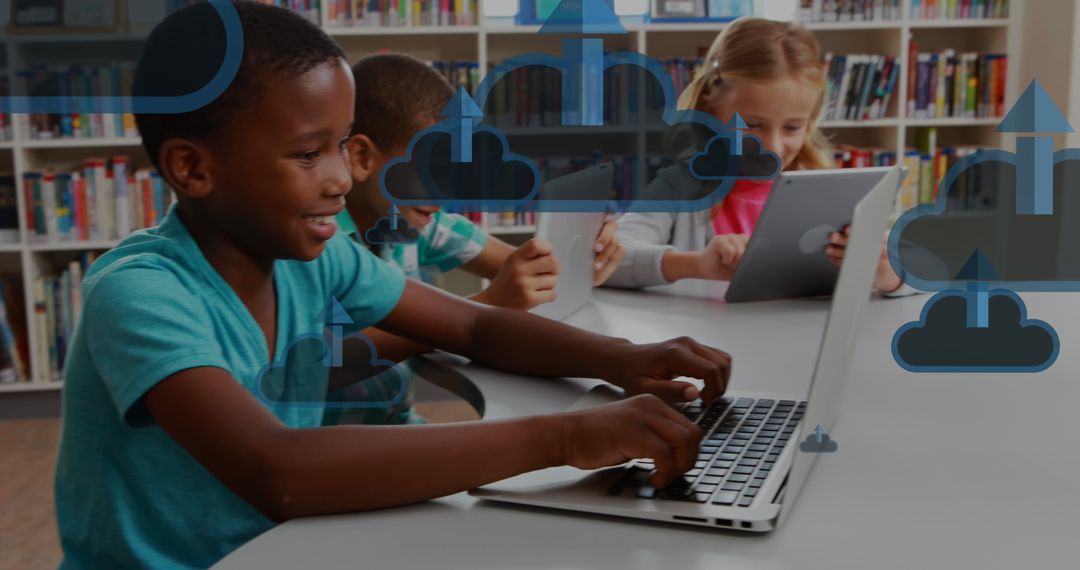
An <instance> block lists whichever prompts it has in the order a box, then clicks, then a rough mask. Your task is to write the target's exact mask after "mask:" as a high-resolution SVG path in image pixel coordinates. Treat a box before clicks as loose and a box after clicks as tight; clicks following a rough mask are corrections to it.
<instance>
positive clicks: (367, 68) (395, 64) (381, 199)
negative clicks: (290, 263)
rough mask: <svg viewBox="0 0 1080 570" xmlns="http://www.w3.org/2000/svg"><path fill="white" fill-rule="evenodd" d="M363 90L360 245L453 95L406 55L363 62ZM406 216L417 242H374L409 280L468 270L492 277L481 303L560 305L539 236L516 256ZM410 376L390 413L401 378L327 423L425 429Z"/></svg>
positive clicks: (490, 242) (440, 222)
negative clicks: (386, 186) (399, 172)
mask: <svg viewBox="0 0 1080 570" xmlns="http://www.w3.org/2000/svg"><path fill="white" fill-rule="evenodd" d="M352 71H353V78H354V80H355V85H356V106H355V122H354V123H353V130H352V134H351V136H350V137H349V142H348V150H349V170H350V173H351V174H352V178H353V189H352V191H351V192H349V194H348V195H347V196H346V197H345V204H346V207H347V209H346V211H344V212H342V213H341V214H340V215H338V225H339V227H340V228H341V229H342V231H345V232H346V233H349V234H350V235H352V237H353V239H355V240H356V241H357V242H358V243H361V244H364V243H365V235H367V233H368V231H369V230H371V228H373V227H375V225H376V223H377V222H378V221H379V220H380V219H384V218H386V217H388V216H389V215H390V212H391V203H390V201H389V200H387V198H386V196H384V195H383V193H382V192H381V190H380V188H379V175H380V173H381V172H382V170H383V167H384V166H385V165H386V163H387V162H389V161H390V160H393V159H395V158H398V157H400V156H404V155H405V153H406V152H407V150H408V146H409V142H410V141H411V140H412V139H413V138H414V137H415V136H416V134H417V133H419V132H420V131H422V130H424V129H427V128H430V127H432V126H434V125H435V124H436V123H438V122H439V119H440V115H441V114H442V111H443V109H444V108H445V107H446V105H447V104H448V103H450V100H451V99H452V98H453V96H454V89H453V88H452V87H451V86H450V84H449V83H448V82H447V81H446V79H445V78H443V76H441V75H439V73H438V72H436V71H435V70H434V69H432V68H431V66H429V65H427V64H425V63H424V62H422V61H420V60H418V59H416V58H414V57H411V56H408V55H403V54H391V53H384V54H376V55H371V56H367V57H364V58H362V59H361V60H360V61H358V62H357V63H356V64H355V65H353V68H352ZM398 209H399V211H400V216H401V217H402V218H404V219H405V221H406V222H408V225H409V227H410V228H413V229H415V230H418V233H419V239H418V240H417V242H416V243H407V244H406V243H388V244H371V246H370V247H371V250H372V252H374V253H375V254H376V255H378V256H379V257H380V258H381V259H382V260H383V261H386V262H387V263H390V264H391V265H394V266H396V267H397V268H399V269H400V270H401V271H403V272H404V273H405V276H406V277H409V278H412V279H418V280H419V279H422V278H423V277H424V276H425V275H427V274H431V273H446V272H448V271H451V270H453V269H456V268H458V267H460V268H461V269H463V270H465V271H467V272H469V273H472V274H473V275H477V276H479V277H482V278H484V279H489V280H490V281H491V284H490V285H489V286H488V287H487V288H486V289H484V290H483V291H480V292H479V293H477V294H475V295H473V296H471V297H470V299H472V300H473V301H476V302H479V303H484V304H487V305H494V306H498V307H508V308H512V309H524V310H527V309H531V308H533V307H535V306H537V305H540V304H542V303H548V302H551V301H553V300H555V284H556V281H557V280H558V271H559V262H558V260H557V259H556V258H555V255H554V253H553V251H552V248H551V244H550V243H548V242H546V241H544V240H541V239H539V238H534V239H530V240H528V241H527V242H525V243H524V244H523V245H522V246H521V247H519V248H514V247H513V246H511V245H509V244H507V243H506V242H504V241H502V240H500V239H498V238H496V237H492V236H488V235H487V234H486V233H484V230H482V229H480V228H478V227H477V226H476V225H475V224H473V223H472V222H471V221H469V220H468V219H466V218H465V217H463V216H460V215H457V214H450V213H447V212H444V211H443V210H442V209H441V208H440V207H438V206H399V207H398ZM616 230H617V226H616V224H615V222H607V223H605V224H604V226H603V228H602V229H601V230H600V234H599V235H598V236H597V238H596V243H595V244H594V247H593V250H594V252H595V260H594V266H593V270H594V279H593V284H594V285H600V284H601V283H603V282H604V281H605V280H607V278H608V276H610V275H611V273H612V272H613V271H615V268H616V267H618V266H619V262H620V261H622V257H623V251H622V246H621V245H619V242H618V240H617V239H616V238H615V232H616ZM365 334H368V336H371V337H373V338H376V341H377V342H378V344H380V345H383V346H385V345H386V344H387V343H390V342H393V343H396V344H398V345H399V346H400V347H401V350H402V354H404V353H407V352H408V351H410V350H411V351H412V352H413V353H422V352H427V351H428V350H430V349H429V348H428V347H425V346H420V345H417V344H415V343H409V342H406V341H404V340H403V339H392V338H390V337H389V335H387V334H386V333H382V332H380V331H377V330H372V331H366V332H365ZM398 368H399V370H400V371H401V372H402V373H403V374H405V377H406V380H405V382H406V388H405V394H404V396H403V397H402V398H400V401H399V402H398V403H397V404H395V405H393V406H390V407H368V406H369V405H370V402H373V401H392V400H394V396H395V394H396V392H397V391H398V390H399V389H400V387H399V386H400V380H399V379H398V377H397V373H396V372H388V373H386V374H383V375H381V376H378V377H374V378H369V379H368V380H366V381H365V382H362V383H354V384H353V385H351V386H350V387H349V388H347V389H346V390H344V391H343V392H342V393H341V394H340V395H338V396H337V399H339V400H342V401H347V402H365V403H367V404H368V406H365V407H362V408H353V409H346V408H339V409H334V410H328V412H327V414H326V422H327V423H328V424H340V423H350V424H351V423H365V424H408V423H423V422H424V420H423V418H422V417H421V416H420V415H419V414H417V413H416V411H415V409H414V408H413V391H414V390H413V388H414V383H415V380H414V374H413V373H412V370H411V369H410V368H409V365H408V363H404V364H403V365H402V366H400V367H398Z"/></svg>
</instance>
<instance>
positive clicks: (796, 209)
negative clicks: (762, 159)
mask: <svg viewBox="0 0 1080 570" xmlns="http://www.w3.org/2000/svg"><path fill="white" fill-rule="evenodd" d="M890 171H891V168H859V169H839V170H800V171H793V172H785V173H784V174H782V175H781V176H780V178H778V179H777V181H776V184H775V186H774V187H773V190H772V192H770V193H769V200H768V201H767V202H766V203H765V208H764V209H763V210H762V211H761V217H760V218H759V219H758V222H757V227H755V228H754V233H753V235H751V236H750V242H749V243H748V244H746V252H745V253H744V254H743V257H742V261H740V262H739V267H738V269H736V271H735V275H734V276H733V277H732V279H731V284H730V285H729V286H728V289H727V293H726V294H725V296H724V300H726V301H727V302H729V303H738V302H743V301H767V300H771V299H793V298H796V297H818V296H825V295H831V294H832V292H833V288H834V287H835V286H836V276H837V274H838V273H839V269H838V268H837V267H836V265H835V264H833V262H832V261H831V260H830V259H829V258H828V257H827V256H826V255H825V245H826V244H827V243H828V242H829V234H830V233H832V232H835V231H838V230H841V229H843V227H844V226H845V225H847V224H848V223H850V222H851V213H852V212H853V211H854V210H855V205H856V204H858V203H859V200H862V199H863V197H865V196H866V194H867V193H868V192H870V190H871V189H872V188H874V187H875V186H876V185H877V184H878V183H879V182H881V180H882V179H883V178H884V177H885V175H886V174H888V173H889V172H890Z"/></svg>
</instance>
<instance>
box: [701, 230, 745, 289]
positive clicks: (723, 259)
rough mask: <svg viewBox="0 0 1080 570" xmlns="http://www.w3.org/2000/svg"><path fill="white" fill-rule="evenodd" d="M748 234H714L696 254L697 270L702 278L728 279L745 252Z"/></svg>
mask: <svg viewBox="0 0 1080 570" xmlns="http://www.w3.org/2000/svg"><path fill="white" fill-rule="evenodd" d="M749 241H750V236H749V235H746V234H724V235H719V236H716V237H714V238H713V239H712V241H710V242H709V245H707V246H706V247H705V249H704V250H702V252H701V253H700V254H698V271H699V273H700V274H701V278H702V279H716V280H720V281H730V280H731V276H732V275H734V274H735V269H736V268H738V266H739V261H740V260H742V256H743V253H745V252H746V244H747V242H749Z"/></svg>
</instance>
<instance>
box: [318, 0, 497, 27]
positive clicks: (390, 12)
mask: <svg viewBox="0 0 1080 570" xmlns="http://www.w3.org/2000/svg"><path fill="white" fill-rule="evenodd" d="M326 10H327V22H328V25H330V26H335V27H367V28H378V27H402V26H412V27H420V26H443V27H445V26H474V25H476V23H477V22H478V17H477V14H478V13H479V5H478V3H477V0H328V1H327V5H326Z"/></svg>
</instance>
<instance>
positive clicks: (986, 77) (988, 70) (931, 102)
mask: <svg viewBox="0 0 1080 570" xmlns="http://www.w3.org/2000/svg"><path fill="white" fill-rule="evenodd" d="M914 49H915V48H914V46H913V54H914V56H915V57H914V61H915V62H916V63H915V70H913V74H914V76H915V78H914V79H915V80H914V81H913V82H910V83H909V84H908V109H907V111H908V117H910V118H916V119H930V118H996V117H1002V116H1004V114H1005V111H1006V109H1005V92H1006V75H1007V71H1008V57H1007V56H1006V55H1004V54H995V53H976V52H964V53H957V52H956V51H954V50H951V49H948V50H944V51H942V52H941V53H918V52H914Z"/></svg>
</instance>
